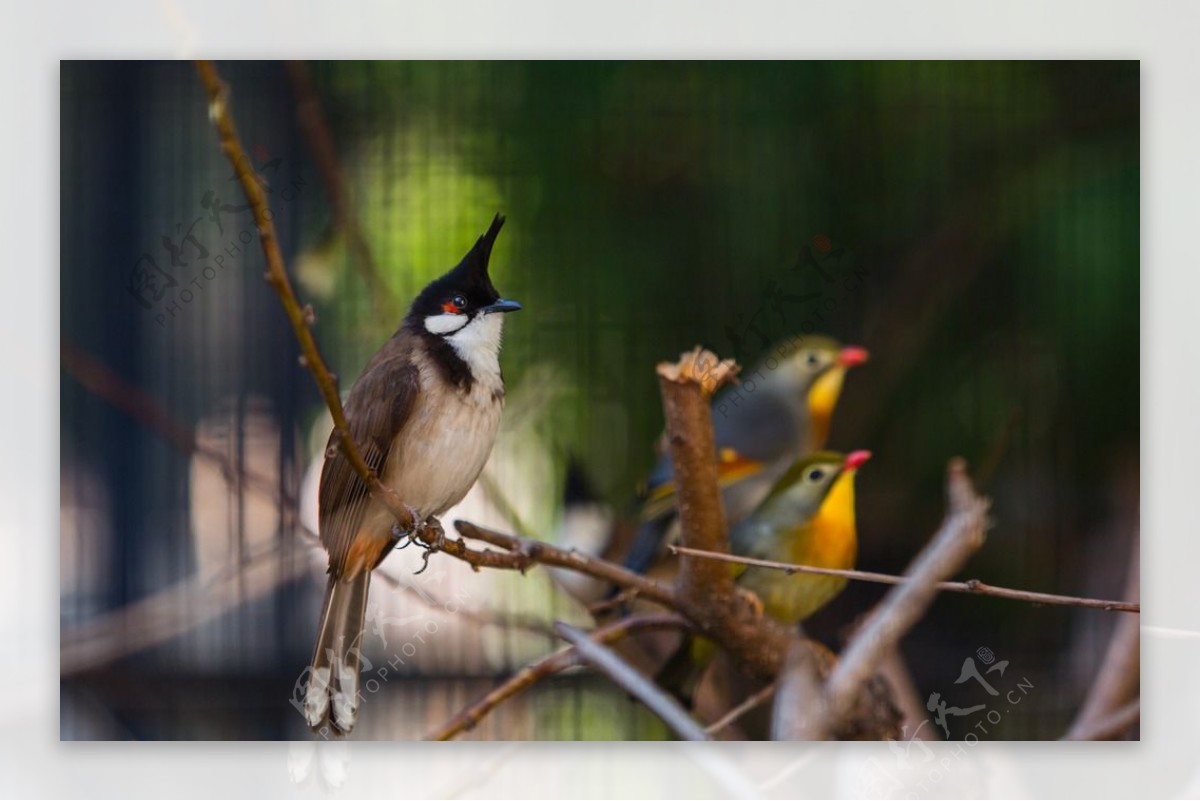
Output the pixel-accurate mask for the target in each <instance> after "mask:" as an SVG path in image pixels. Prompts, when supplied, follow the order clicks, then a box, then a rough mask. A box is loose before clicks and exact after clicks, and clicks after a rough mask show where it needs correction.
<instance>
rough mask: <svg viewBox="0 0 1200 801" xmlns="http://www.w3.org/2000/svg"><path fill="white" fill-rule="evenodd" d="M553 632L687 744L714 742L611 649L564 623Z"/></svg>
mask: <svg viewBox="0 0 1200 801" xmlns="http://www.w3.org/2000/svg"><path fill="white" fill-rule="evenodd" d="M554 629H555V630H556V631H557V632H558V633H559V635H561V636H562V638H563V639H564V640H566V641H567V642H569V643H571V644H572V645H574V646H575V650H576V652H577V653H578V655H579V658H580V659H581V660H582V661H584V662H586V663H587V664H589V665H591V666H592V667H594V668H595V669H596V670H598V671H600V672H601V673H603V674H604V675H605V676H607V677H608V678H609V679H611V680H612V682H613V683H614V684H616V685H617V686H618V687H620V688H621V689H623V690H625V691H626V692H627V693H629V694H630V695H632V696H633V697H634V698H636V699H638V700H639V701H641V702H642V703H643V704H645V705H646V708H647V709H649V710H650V711H651V712H653V713H654V714H655V715H657V716H658V717H659V718H660V719H661V720H662V721H663V722H664V723H666V724H667V725H668V726H669V727H670V728H671V730H672V731H674V732H675V733H676V734H678V735H679V736H680V737H682V738H683V739H685V740H690V741H697V740H711V739H712V738H711V737H710V736H709V735H708V732H706V731H704V729H702V728H700V724H699V723H697V722H696V721H694V720H692V718H691V716H690V715H688V713H687V710H685V709H684V708H683V707H682V706H680V705H679V702H678V701H676V700H675V699H674V698H672V697H671V696H669V695H667V694H666V693H665V692H663V691H662V690H661V689H659V687H658V685H657V684H655V683H654V682H653V681H651V680H650V679H648V678H646V677H645V676H643V675H642V674H641V673H639V672H638V671H637V670H635V669H634V668H633V667H632V666H631V665H630V664H629V663H628V662H626V661H625V660H623V659H621V657H619V656H617V655H616V653H614V652H613V651H612V650H611V649H609V648H605V647H604V646H603V645H601V644H600V643H598V642H596V641H595V640H594V639H592V638H591V637H589V636H588V635H587V634H586V633H585V632H583V631H580V630H579V629H577V628H575V627H574V626H570V625H568V624H566V623H563V622H562V621H559V622H557V623H555V624H554Z"/></svg>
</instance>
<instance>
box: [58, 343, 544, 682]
mask: <svg viewBox="0 0 1200 801" xmlns="http://www.w3.org/2000/svg"><path fill="white" fill-rule="evenodd" d="M61 353H62V367H63V369H64V370H65V371H66V372H67V374H69V375H71V376H72V377H74V378H75V379H76V380H77V381H79V383H80V384H81V385H82V386H83V387H84V388H85V389H86V390H88V391H89V392H91V393H92V394H94V395H96V396H97V397H100V398H102V399H103V400H105V401H107V402H108V403H110V404H112V406H113V407H115V408H116V409H118V410H119V411H121V412H123V413H124V414H126V415H127V416H128V417H129V418H130V419H132V420H133V421H134V422H136V423H139V424H140V425H143V426H145V427H146V428H147V429H149V430H150V431H152V432H153V433H155V434H157V435H159V436H161V437H162V438H163V439H164V440H165V441H166V442H167V443H168V444H170V445H171V446H173V447H174V448H175V449H176V450H178V451H179V452H180V453H183V454H184V455H186V456H191V457H196V458H199V459H202V460H204V461H205V462H208V463H209V464H212V465H213V466H214V467H216V468H217V469H218V470H220V472H221V474H222V475H223V476H224V477H225V480H226V481H227V482H228V483H229V485H230V486H231V487H232V488H234V489H236V490H239V491H240V490H241V489H242V488H245V489H248V490H250V491H251V492H254V493H256V494H258V495H261V496H262V497H264V498H266V499H269V500H271V501H273V502H274V503H275V507H276V510H277V511H278V512H279V514H280V516H281V518H282V519H283V523H284V526H285V528H287V529H291V530H294V531H297V532H299V533H300V534H301V535H302V536H303V537H305V538H306V539H307V541H308V544H309V545H310V546H311V547H314V548H320V547H321V545H320V538H319V537H318V536H317V533H316V532H315V531H313V530H312V529H310V528H308V527H307V526H305V525H304V524H303V523H302V522H301V520H300V515H299V513H298V511H297V505H296V500H295V498H293V497H292V496H291V494H290V493H288V492H287V489H286V487H282V486H280V484H279V482H278V481H276V480H275V479H273V478H270V477H268V476H265V475H263V474H261V473H258V472H257V471H255V470H253V469H248V468H246V467H245V466H243V465H238V464H237V463H236V462H235V461H234V459H233V457H232V456H231V455H230V454H227V453H226V452H224V451H223V450H221V449H220V448H215V447H213V446H211V445H207V444H205V443H204V442H202V441H200V440H198V439H197V438H196V436H195V435H194V433H193V429H192V427H191V426H189V425H187V424H185V423H183V422H181V421H179V420H178V419H176V418H175V416H174V415H172V414H171V412H170V411H169V410H167V409H166V408H165V407H164V406H163V405H162V404H160V403H159V402H158V400H157V399H155V398H154V397H153V396H152V395H150V394H148V393H146V392H145V391H143V390H141V389H139V388H137V387H135V386H133V385H131V384H129V383H128V382H127V381H126V380H125V379H124V378H122V377H121V376H119V375H118V374H117V373H116V372H114V371H113V370H112V369H111V368H109V367H108V366H107V365H105V364H104V363H103V362H101V361H99V360H98V359H96V358H95V357H94V356H92V355H91V354H89V353H87V352H86V351H84V350H83V349H81V348H79V347H78V346H77V345H75V344H74V343H72V342H70V341H68V340H63V342H62V344H61ZM282 544H283V543H282V542H280V541H274V542H273V543H272V545H271V546H270V547H269V548H266V549H263V550H262V551H261V552H255V553H252V554H249V555H248V557H247V559H246V560H244V561H241V562H238V563H235V564H233V565H231V567H230V569H229V570H227V571H224V572H222V573H219V574H217V575H215V576H211V577H209V578H208V579H207V580H205V579H203V578H195V577H193V578H188V579H186V580H184V581H181V582H179V583H177V584H175V585H173V586H171V587H167V588H165V589H163V590H160V591H158V592H156V593H154V594H153V595H150V596H148V597H146V598H143V599H141V600H139V601H138V602H137V603H135V604H133V605H130V606H126V607H122V608H121V609H119V610H115V611H113V612H111V613H109V614H106V615H103V616H100V617H97V618H95V619H93V620H89V621H87V623H84V624H82V625H80V626H78V627H75V628H71V629H64V630H63V632H62V638H61V643H60V648H61V666H60V672H61V674H62V675H63V676H64V677H65V676H70V675H73V674H76V673H79V672H82V671H84V670H89V669H92V668H95V667H97V666H99V665H103V664H106V663H108V662H111V661H113V660H114V659H119V658H121V657H123V656H128V655H129V654H131V653H136V652H137V651H139V650H142V649H144V648H148V647H151V646H154V645H157V644H159V643H162V642H165V641H167V640H169V639H172V638H174V637H177V636H179V635H181V634H183V633H185V632H186V631H188V630H190V629H192V628H195V627H196V626H199V625H202V624H203V623H205V622H206V621H208V620H210V619H212V618H213V617H215V616H217V615H220V614H223V613H224V612H225V611H227V610H228V609H230V608H232V607H234V606H237V605H238V604H240V603H244V602H245V601H246V600H247V596H246V594H245V593H246V592H247V591H249V592H251V593H252V594H265V593H266V592H269V591H270V590H271V586H270V585H267V584H264V583H263V580H262V577H261V576H260V574H261V573H262V572H263V571H264V569H266V568H265V566H267V565H268V564H270V563H273V562H279V561H280V560H279V556H278V551H279V550H280V548H281V547H282ZM309 569H310V566H308V565H306V564H305V563H304V561H303V560H290V561H289V562H288V564H287V566H286V569H281V570H279V571H278V572H277V573H276V579H275V581H276V584H281V583H284V582H286V581H289V580H291V579H292V578H296V577H298V575H300V574H302V573H303V572H305V571H307V570H309ZM237 571H242V573H243V574H244V580H245V586H242V587H240V589H241V593H240V594H239V593H238V592H233V591H225V589H224V588H226V587H227V586H228V587H230V588H231V590H232V589H236V588H233V587H232V582H233V581H235V580H237V579H236V576H235V575H234V574H235V573H236V572H237ZM297 571H299V572H297ZM377 575H378V577H379V578H380V580H382V581H383V582H384V583H385V584H388V585H389V586H391V587H392V588H393V589H399V590H404V589H412V590H414V592H415V594H416V595H417V597H418V599H419V600H420V601H421V602H422V603H424V604H426V605H427V606H430V607H431V608H444V607H445V602H444V601H443V600H441V599H438V598H437V597H436V596H434V595H432V594H430V593H428V592H427V591H426V590H420V591H418V590H416V588H415V586H414V585H412V584H410V583H406V582H404V581H401V580H399V579H396V578H394V577H393V576H390V575H388V574H387V573H383V572H381V573H379V574H377ZM457 615H458V616H459V617H461V618H462V619H464V620H468V621H470V622H472V623H475V624H476V625H480V626H499V627H507V628H514V629H522V630H525V631H529V632H531V633H536V634H540V635H542V636H548V637H555V634H554V632H553V630H551V628H550V625H549V623H548V622H546V621H541V620H536V619H533V618H530V617H522V616H516V615H508V614H497V613H489V612H483V611H472V610H468V609H459V611H458V613H457Z"/></svg>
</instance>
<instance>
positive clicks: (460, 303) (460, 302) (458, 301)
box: [450, 295, 467, 309]
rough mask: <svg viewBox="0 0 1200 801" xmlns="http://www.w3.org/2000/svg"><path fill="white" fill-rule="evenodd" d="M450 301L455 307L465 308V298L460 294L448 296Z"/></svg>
mask: <svg viewBox="0 0 1200 801" xmlns="http://www.w3.org/2000/svg"><path fill="white" fill-rule="evenodd" d="M450 302H451V303H453V304H454V306H455V308H459V309H465V308H467V299H466V298H464V297H463V296H462V295H455V296H454V297H452V298H450Z"/></svg>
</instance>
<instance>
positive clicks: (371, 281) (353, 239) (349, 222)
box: [287, 61, 395, 317]
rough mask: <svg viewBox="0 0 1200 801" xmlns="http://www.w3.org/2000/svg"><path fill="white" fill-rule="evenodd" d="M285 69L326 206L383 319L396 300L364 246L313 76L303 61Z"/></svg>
mask: <svg viewBox="0 0 1200 801" xmlns="http://www.w3.org/2000/svg"><path fill="white" fill-rule="evenodd" d="M287 69H288V76H289V77H290V78H291V81H292V89H293V91H295V93H296V117H297V119H298V120H299V121H300V129H301V130H302V131H303V132H304V137H305V139H306V140H307V141H308V148H309V150H311V151H312V154H313V159H314V160H315V161H316V162H317V169H318V171H319V172H320V174H321V182H322V183H323V184H324V185H325V194H326V195H327V196H328V197H329V206H330V208H331V210H332V211H333V219H334V223H335V224H336V225H337V227H338V228H340V229H341V230H342V231H343V232H344V233H345V234H346V242H347V244H348V245H349V247H350V252H351V254H352V258H353V261H354V266H355V267H357V268H358V272H359V274H360V275H361V276H362V279H363V281H364V282H365V283H366V285H367V289H368V290H369V292H368V294H369V295H370V296H371V303H372V308H373V309H374V311H375V314H376V315H377V316H381V317H382V316H383V315H386V314H387V313H388V310H389V309H393V308H395V298H394V297H392V292H391V290H390V289H388V285H387V283H385V282H384V280H383V277H382V276H381V275H380V274H379V269H378V267H377V266H376V264H375V259H374V258H373V257H372V256H371V248H370V247H369V246H368V245H367V239H366V237H365V236H364V235H363V232H362V227H361V226H360V225H359V224H358V216H357V215H356V214H355V213H354V211H353V208H352V204H351V203H350V201H349V200H348V199H347V196H348V195H349V191H348V189H347V186H346V179H345V177H344V175H343V171H342V167H341V164H340V163H339V162H338V155H337V147H336V146H335V145H334V141H333V134H332V133H331V132H330V130H329V125H328V123H327V122H326V121H325V112H324V110H323V109H322V108H321V100H320V98H319V97H317V90H316V88H315V87H314V86H313V81H312V75H311V73H310V72H309V69H308V65H307V64H305V63H304V62H303V61H289V62H288V64H287Z"/></svg>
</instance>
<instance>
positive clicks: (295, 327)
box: [196, 61, 488, 564]
mask: <svg viewBox="0 0 1200 801" xmlns="http://www.w3.org/2000/svg"><path fill="white" fill-rule="evenodd" d="M196 72H197V74H198V75H199V76H200V80H201V82H202V83H203V84H204V88H205V91H206V92H207V93H208V116H209V119H210V120H211V121H212V123H213V125H214V126H216V129H217V133H218V135H219V136H220V141H221V150H222V151H223V152H224V153H225V157H226V158H228V159H229V162H230V163H231V164H232V165H233V169H234V171H235V172H236V174H237V177H238V181H239V182H240V183H241V185H242V191H243V192H245V194H246V199H247V200H248V201H249V202H250V207H251V209H252V210H253V212H254V221H255V224H256V225H257V226H258V238H259V241H260V242H261V243H262V249H263V256H264V257H265V259H266V262H267V273H266V276H265V277H266V280H267V283H268V284H270V285H271V288H272V289H274V290H275V293H276V294H277V295H279V300H280V302H281V303H282V304H283V310H284V312H285V313H286V314H287V318H288V322H289V323H291V325H292V332H293V333H294V334H295V335H296V340H297V341H298V342H299V343H300V352H301V354H302V355H301V358H300V360H301V363H302V364H304V365H305V366H306V367H307V368H308V370H309V372H311V373H312V375H313V379H314V380H315V381H316V383H317V388H318V389H319V390H320V392H321V397H322V398H324V399H325V405H326V406H328V407H329V413H330V415H331V416H332V417H333V427H334V430H335V431H337V433H338V439H339V442H340V447H341V451H342V453H343V454H344V455H345V457H346V459H347V460H348V461H349V462H350V465H351V466H352V467H353V468H354V471H355V472H356V473H358V476H359V478H360V479H362V481H363V483H364V484H366V485H367V489H368V490H369V491H370V493H371V497H373V498H375V499H376V500H377V501H379V502H380V503H382V504H383V505H384V506H385V507H386V508H387V510H388V511H389V512H390V513H391V514H392V516H393V517H395V518H396V521H397V522H398V523H399V524H400V527H401V528H403V529H404V530H406V531H412V530H413V529H414V528H415V527H416V525H417V522H418V521H416V520H414V519H413V514H412V512H411V510H410V509H409V508H408V507H407V506H405V505H404V503H403V501H402V500H401V499H400V498H399V497H398V496H397V495H396V493H395V492H393V491H392V490H391V488H389V487H387V486H385V485H384V484H383V483H382V482H381V481H380V480H379V477H378V476H377V475H375V473H374V471H372V470H371V468H370V467H368V466H367V463H366V462H365V461H363V458H362V454H361V453H360V452H359V449H358V445H357V444H356V443H355V442H354V438H353V436H351V434H350V425H349V423H348V422H347V421H346V413H345V412H344V411H343V409H342V400H341V397H340V396H339V394H338V385H337V378H336V377H335V376H334V375H333V374H332V373H331V372H329V369H328V368H327V367H326V366H325V360H324V358H322V356H321V352H320V350H319V349H318V348H317V342H316V340H315V339H314V338H313V333H312V320H313V316H312V309H311V307H306V308H304V309H301V308H300V303H299V301H298V300H297V299H296V293H295V291H294V290H293V289H292V282H291V280H290V279H289V278H288V274H287V269H286V268H285V267H284V264H283V254H282V252H281V251H280V249H279V241H278V239H277V237H276V235H275V223H274V222H272V214H271V210H270V208H269V207H268V206H267V196H266V194H265V193H264V192H263V189H262V186H261V185H260V184H259V183H258V178H257V176H256V175H255V174H254V172H253V170H252V169H250V166H249V165H250V161H249V158H248V157H247V156H246V151H245V150H244V149H243V148H242V143H241V140H240V139H239V138H238V133H237V127H236V126H235V125H234V122H233V116H232V115H231V114H230V112H229V91H228V87H227V86H226V85H225V83H224V82H223V81H222V80H221V77H220V76H219V75H218V74H217V68H216V66H214V65H213V63H212V62H211V61H197V62H196ZM430 536H431V537H432V535H430ZM460 558H464V557H463V556H460ZM468 561H471V560H468ZM471 563H472V564H477V563H476V562H474V561H472V562H471ZM487 563H488V560H487V559H486V558H480V559H479V562H478V564H487Z"/></svg>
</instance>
